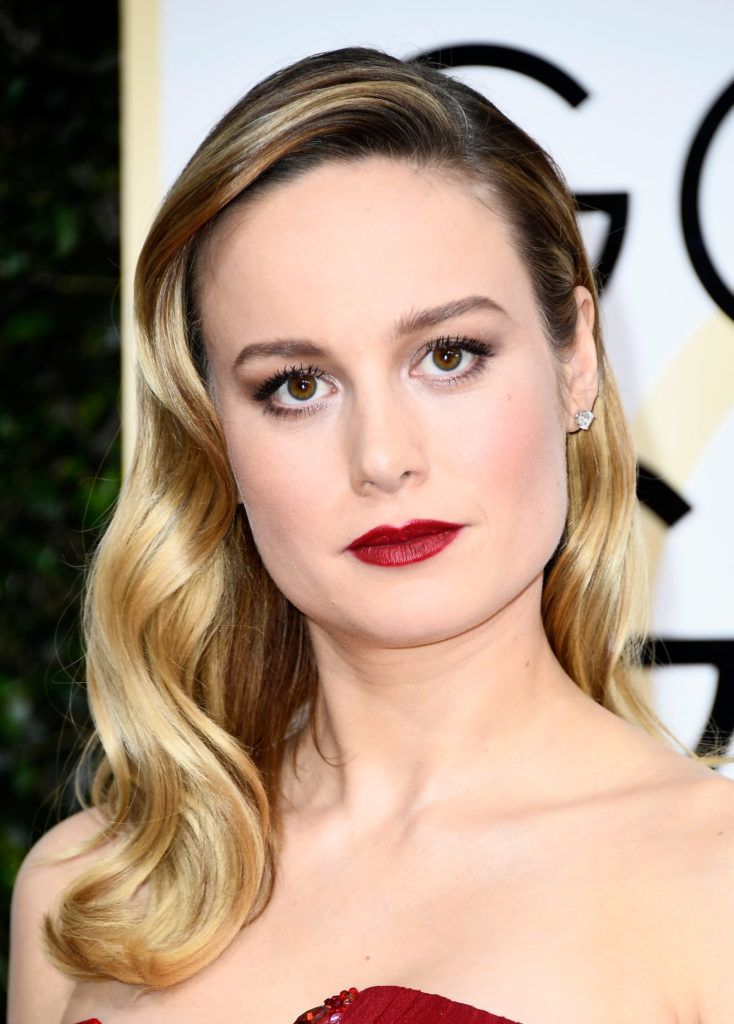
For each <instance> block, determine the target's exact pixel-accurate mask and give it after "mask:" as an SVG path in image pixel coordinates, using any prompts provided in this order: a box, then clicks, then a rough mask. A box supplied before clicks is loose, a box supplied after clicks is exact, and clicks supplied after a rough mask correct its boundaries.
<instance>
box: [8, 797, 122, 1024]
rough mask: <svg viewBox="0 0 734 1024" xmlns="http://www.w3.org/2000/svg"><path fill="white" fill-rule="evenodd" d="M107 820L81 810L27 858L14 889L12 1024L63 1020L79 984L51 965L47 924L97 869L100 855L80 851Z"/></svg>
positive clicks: (10, 988) (45, 1023)
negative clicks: (67, 893) (70, 888)
mask: <svg viewBox="0 0 734 1024" xmlns="http://www.w3.org/2000/svg"><path fill="white" fill-rule="evenodd" d="M103 824H104V822H103V819H102V817H101V815H100V814H99V813H98V812H96V811H93V810H87V811H80V812H79V813H78V814H74V815H72V816H71V817H69V818H66V819H65V820H64V821H61V822H59V824H57V825H55V826H54V827H53V828H51V829H49V831H48V832H46V833H45V835H43V836H42V837H41V838H40V839H39V840H38V841H37V842H36V843H35V845H34V846H33V847H32V848H31V849H30V850H29V852H28V853H27V854H26V856H25V859H24V860H23V863H22V864H21V867H20V870H19V871H18V874H17V876H16V879H15V884H14V887H13V898H12V904H11V915H10V974H9V986H8V1024H41V1022H43V1024H53V1022H57V1021H60V1020H61V1017H62V1015H63V1012H64V1008H65V1006H66V1003H67V1001H68V999H69V996H70V994H71V991H72V990H73V988H74V985H75V984H76V981H75V979H73V978H71V977H69V976H68V975H66V974H64V973H62V972H61V971H60V970H58V968H56V967H55V966H54V965H53V964H51V962H50V961H49V960H48V958H47V957H46V954H45V950H44V945H43V939H42V935H43V920H44V917H45V915H46V914H47V913H48V912H49V911H52V910H53V909H54V907H55V905H56V902H57V900H58V899H59V897H60V895H61V893H62V891H63V890H64V889H65V888H66V886H67V885H69V884H70V883H71V882H72V881H73V880H74V878H76V877H77V876H78V875H79V874H80V873H82V872H83V871H85V870H86V869H87V868H89V867H91V866H92V864H93V863H94V862H95V860H96V859H97V858H98V857H99V856H100V852H99V850H95V851H87V852H82V853H78V852H77V853H76V855H75V856H73V857H71V858H70V859H63V860H62V859H60V858H61V857H62V856H63V855H64V854H66V853H68V852H71V851H77V850H78V848H79V846H80V844H83V843H85V842H86V841H87V840H89V839H92V838H93V837H95V836H96V835H98V834H99V832H100V831H101V829H102V827H103Z"/></svg>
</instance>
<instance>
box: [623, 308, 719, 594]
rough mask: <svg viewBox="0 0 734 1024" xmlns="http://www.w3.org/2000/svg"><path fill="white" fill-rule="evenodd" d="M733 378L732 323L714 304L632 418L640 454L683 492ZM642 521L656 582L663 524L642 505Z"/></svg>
mask: <svg viewBox="0 0 734 1024" xmlns="http://www.w3.org/2000/svg"><path fill="white" fill-rule="evenodd" d="M732 381H734V324H732V322H731V320H730V319H729V318H728V317H727V316H725V315H724V313H721V312H719V311H718V310H717V312H716V313H715V314H714V316H713V317H712V318H711V319H710V320H709V321H708V322H707V323H705V324H703V326H702V327H701V328H700V329H699V330H698V331H696V333H695V334H694V335H693V337H692V338H691V339H690V341H689V342H688V344H687V345H686V346H685V347H684V348H683V349H682V350H681V351H680V352H679V353H678V354H677V356H676V357H675V358H674V359H673V361H672V362H671V363H670V365H669V366H668V367H667V368H666V369H665V370H664V372H663V374H662V375H661V377H660V378H659V380H658V381H657V382H656V383H655V386H654V389H653V391H652V393H651V394H650V395H649V396H648V397H647V399H646V400H645V401H644V402H643V403H642V406H641V408H640V410H639V412H638V413H637V416H636V417H635V419H634V421H633V424H632V430H633V434H634V437H635V445H636V448H637V454H638V456H639V458H640V460H641V461H642V462H644V463H645V464H646V465H647V466H648V467H649V468H650V469H651V470H653V472H656V473H659V474H660V475H661V476H662V477H663V479H664V480H665V482H666V483H668V484H669V485H670V486H672V487H674V488H675V489H676V490H678V491H679V492H680V493H681V494H683V495H685V489H686V485H687V483H688V479H689V477H690V476H691V474H692V473H693V470H694V469H695V468H696V463H697V462H698V460H699V458H700V457H701V455H702V454H703V452H704V451H705V449H706V446H707V444H708V442H709V441H710V439H711V438H712V437H713V435H714V434H715V432H716V430H717V429H718V427H719V426H720V425H721V423H722V422H723V420H724V418H725V416H726V415H727V414H728V412H729V410H730V409H731V408H732V406H734V387H733V386H732ZM643 527H644V531H645V538H646V541H647V554H648V566H649V573H650V581H651V583H652V585H653V588H654V586H655V581H656V580H657V574H658V569H659V566H660V559H661V557H662V553H663V547H664V545H665V540H666V537H667V528H666V526H665V524H664V523H662V522H661V521H660V520H659V519H658V518H657V517H656V516H654V515H653V514H652V513H651V512H649V511H648V510H647V509H644V508H643Z"/></svg>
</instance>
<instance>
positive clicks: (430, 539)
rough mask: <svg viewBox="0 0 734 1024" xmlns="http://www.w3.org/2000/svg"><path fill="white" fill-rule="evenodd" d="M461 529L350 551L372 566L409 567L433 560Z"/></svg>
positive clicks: (369, 545)
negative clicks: (414, 563) (425, 560)
mask: <svg viewBox="0 0 734 1024" xmlns="http://www.w3.org/2000/svg"><path fill="white" fill-rule="evenodd" d="M461 529H462V527H457V528H456V529H451V530H442V531H441V533H427V534H425V536H423V537H413V539H412V540H406V541H403V542H402V543H401V544H366V545H364V547H359V548H350V550H351V552H352V554H353V555H354V556H355V557H356V558H358V559H359V560H360V561H361V562H369V564H370V565H387V566H390V565H409V564H410V563H411V562H422V561H423V560H424V559H425V558H431V557H432V556H433V555H437V554H438V553H439V551H443V549H444V548H445V547H447V546H448V545H449V544H450V543H451V541H452V540H454V538H455V537H457V536H458V534H459V530H461Z"/></svg>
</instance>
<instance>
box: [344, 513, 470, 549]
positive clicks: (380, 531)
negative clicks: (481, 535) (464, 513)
mask: <svg viewBox="0 0 734 1024" xmlns="http://www.w3.org/2000/svg"><path fill="white" fill-rule="evenodd" d="M463 525H464V524H463V523H446V522H443V520H440V519H411V520H409V521H408V522H407V523H405V524H404V525H403V526H390V525H384V526H376V527H375V528H374V530H368V531H367V533H363V534H362V536H361V537H357V538H356V539H355V540H353V541H352V543H351V544H350V545H349V547H348V548H347V550H350V549H351V548H360V547H364V546H365V545H367V544H400V543H402V542H403V541H406V540H412V539H413V538H414V537H424V536H425V535H426V534H428V533H440V532H441V531H442V530H456V529H458V528H459V527H460V526H463Z"/></svg>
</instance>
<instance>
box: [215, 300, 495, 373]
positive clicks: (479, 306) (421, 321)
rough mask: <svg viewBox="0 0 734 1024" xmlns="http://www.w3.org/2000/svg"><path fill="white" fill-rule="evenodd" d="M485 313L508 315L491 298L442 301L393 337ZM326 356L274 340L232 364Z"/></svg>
mask: <svg viewBox="0 0 734 1024" xmlns="http://www.w3.org/2000/svg"><path fill="white" fill-rule="evenodd" d="M475 310H485V311H489V312H493V313H501V314H502V315H503V316H508V315H509V314H508V313H507V310H506V309H504V308H503V307H502V306H500V304H499V303H498V302H495V300H494V299H490V298H489V297H488V296H487V295H467V297H466V298H464V299H454V300H453V301H452V302H444V303H442V304H441V305H440V306H432V307H431V308H430V309H421V310H418V311H417V312H415V311H412V312H409V313H405V314H403V316H401V317H400V318H399V319H398V320H397V322H396V323H395V324H394V326H393V330H392V334H393V337H394V338H400V337H404V336H405V335H408V334H416V333H417V332H418V331H424V330H427V329H428V328H429V327H435V326H436V325H437V324H440V323H443V321H444V320H449V319H451V318H452V317H456V316H461V315H462V314H463V313H470V312H474V311H475ZM328 355H329V353H328V351H326V350H325V349H323V348H321V347H320V346H319V345H314V343H313V342H312V341H307V340H306V339H305V338H276V339H274V340H273V341H259V342H254V343H253V344H250V345H245V347H244V348H243V349H242V350H241V351H240V353H239V355H238V356H237V358H236V359H235V361H234V363H233V364H232V369H233V370H237V369H239V367H240V366H243V365H244V364H245V363H249V362H251V361H252V360H254V359H264V358H265V357H267V356H284V357H287V356H296V357H300V356H315V357H316V358H325V357H328Z"/></svg>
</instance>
